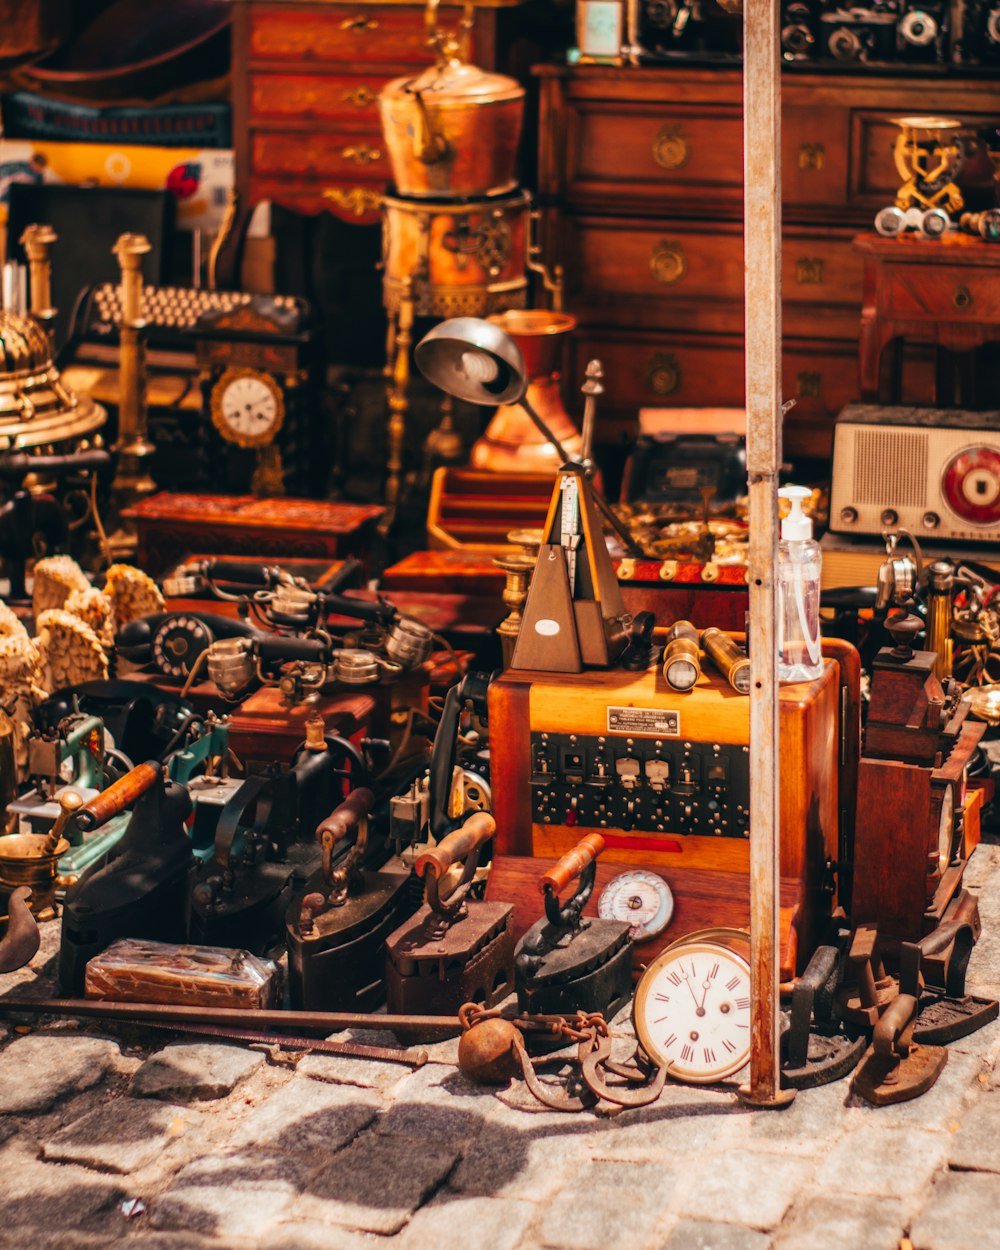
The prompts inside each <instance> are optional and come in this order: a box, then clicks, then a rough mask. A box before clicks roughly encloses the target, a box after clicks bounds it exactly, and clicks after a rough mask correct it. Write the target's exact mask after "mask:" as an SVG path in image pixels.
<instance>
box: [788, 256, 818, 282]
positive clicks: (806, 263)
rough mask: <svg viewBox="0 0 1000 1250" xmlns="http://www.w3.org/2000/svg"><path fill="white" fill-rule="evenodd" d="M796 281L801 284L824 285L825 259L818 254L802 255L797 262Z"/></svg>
mask: <svg viewBox="0 0 1000 1250" xmlns="http://www.w3.org/2000/svg"><path fill="white" fill-rule="evenodd" d="M795 281H796V282H797V283H798V285H799V286H822V285H823V261H822V260H821V259H820V257H818V256H800V257H799V259H798V260H797V261H796V262H795Z"/></svg>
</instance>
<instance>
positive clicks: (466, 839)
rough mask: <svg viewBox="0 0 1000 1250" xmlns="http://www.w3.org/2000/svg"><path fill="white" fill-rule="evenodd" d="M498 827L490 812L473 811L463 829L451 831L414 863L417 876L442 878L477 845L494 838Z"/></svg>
mask: <svg viewBox="0 0 1000 1250" xmlns="http://www.w3.org/2000/svg"><path fill="white" fill-rule="evenodd" d="M496 827H497V822H496V821H495V820H494V819H493V817H492V816H491V815H490V814H489V812H473V814H472V815H471V816H470V817H469V819H468V820H467V821H466V822H465V824H464V825H463V826H462V827H461V829H456V830H455V832H454V833H449V834H448V836H447V837H446V838H442V839H441V841H440V842H439V843H438V844H437V846H435V847H432V848H431V849H430V850H429V851H424V853H423V855H421V856H420V857H419V858H418V859H417V862H416V864H415V865H414V868H415V869H416V872H417V876H418V877H424V876H426V875H427V874H428V873H430V874H431V876H432V877H436V878H437V879H438V880H440V879H441V877H442V876H443V875H444V874H445V873H446V872H447V871H448V869H449V868H450V867H451V866H452V864H457V863H459V862H460V861H462V860H464V859H467V858H468V857H469V856H470V855H471V854H472V852H473V851H474V850H475V849H476V847H478V846H482V845H483V843H484V842H487V841H488V840H489V839H490V838H492V837H493V834H494V832H495V830H496Z"/></svg>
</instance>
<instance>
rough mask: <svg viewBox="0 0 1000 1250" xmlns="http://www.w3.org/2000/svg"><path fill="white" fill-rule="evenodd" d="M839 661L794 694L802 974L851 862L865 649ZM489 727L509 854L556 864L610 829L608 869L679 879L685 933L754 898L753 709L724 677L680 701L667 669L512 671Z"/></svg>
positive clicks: (786, 798)
mask: <svg viewBox="0 0 1000 1250" xmlns="http://www.w3.org/2000/svg"><path fill="white" fill-rule="evenodd" d="M838 654H840V655H841V658H842V659H843V660H844V664H843V666H842V668H841V667H840V666H838V664H837V663H832V662H829V661H828V662H827V664H826V668H825V671H824V674H823V676H822V678H819V679H817V680H816V681H815V682H809V683H801V684H795V685H787V686H784V687H782V690H781V699H780V721H779V724H780V734H781V751H782V759H783V760H784V761H786V762H787V766H786V767H785V768H783V769H782V775H781V866H780V870H781V874H782V877H783V878H786V879H789V880H791V881H794V882H797V883H798V888H799V899H798V903H797V905H793V906H792V907H790V908H787V909H785V910H784V911H783V928H784V932H783V941H784V947H785V951H786V958H785V963H786V972H787V973H788V974H789V975H792V974H793V973H794V971H795V962H796V953H795V948H796V942H797V941H803V942H806V943H808V942H809V941H810V940H811V931H813V930H814V929H815V927H816V921H817V919H818V917H819V916H820V915H821V914H823V913H825V912H826V910H828V907H829V902H830V893H829V888H830V877H829V872H828V867H827V866H828V865H832V864H833V863H834V862H836V861H837V860H838V858H841V852H840V849H839V847H838V830H839V829H840V827H841V824H842V821H841V817H840V814H839V811H838V808H839V799H838V786H839V770H838V756H839V752H840V746H839V743H840V734H839V732H838V726H839V719H840V703H841V693H840V692H841V689H845V690H848V689H849V687H850V685H851V684H852V683H853V684H854V685H856V684H857V669H856V667H855V664H856V653H854V652H853V648H847V647H842V648H841V649H840V651H839V652H838ZM851 657H854V663H852V660H851ZM845 681H846V683H847V684H846V685H842V683H844V682H845ZM856 701H857V692H856V691H855V692H854V694H853V695H848V697H847V699H846V701H845V707H848V708H850V709H851V710H850V711H849V713H848V714H847V715H846V716H845V721H847V720H849V721H851V722H852V723H853V724H854V726H855V728H854V734H855V736H856V735H857V728H856V726H857V720H856V716H857V707H856ZM489 716H490V741H491V748H490V766H491V779H492V785H493V796H494V815H495V818H496V821H497V850H498V852H499V853H500V854H502V855H504V856H508V855H533V856H541V857H546V858H549V859H555V858H558V857H559V856H561V855H562V854H563V853H564V852H566V851H568V850H569V849H570V848H571V847H573V846H575V845H576V843H577V841H578V840H579V838H580V837H581V836H582V835H583V834H585V833H587V832H595V833H599V834H600V835H601V837H602V838H603V839H604V841H605V843H606V846H607V850H606V852H605V855H604V856H603V857H602V864H603V865H604V866H605V867H606V866H607V864H608V862H609V861H617V862H618V864H619V865H620V864H622V863H625V864H628V865H631V866H642V867H648V868H651V869H653V870H654V871H656V872H658V873H661V874H662V875H663V876H664V877H665V878H666V880H667V881H668V884H669V885H670V888H671V890H672V891H673V893H674V895H675V896H676V898H677V919H676V921H675V924H682V925H683V926H684V929H683V931H687V930H688V929H693V928H697V927H699V926H700V925H705V924H718V923H720V921H719V919H718V915H719V914H720V910H725V909H726V907H727V905H728V903H727V900H728V894H729V893H730V892H732V891H735V892H736V895H738V898H739V900H743V899H745V898H746V897H748V885H747V876H748V873H749V841H748V839H749V740H750V716H749V705H748V700H747V699H746V698H745V696H743V695H741V694H739V693H737V692H736V691H735V690H733V688H732V687H731V686H730V685H729V683H728V682H727V681H726V680H725V678H724V677H722V676H721V675H719V674H718V673H716V672H715V671H714V670H713V669H712V668H711V666H709V665H706V666H704V671H703V673H702V675H701V676H700V677H699V679H698V681H697V683H696V684H695V686H694V687H693V689H691V690H690V691H688V692H687V693H678V692H674V691H672V690H670V688H669V687H668V685H667V683H666V681H665V680H664V678H663V675H662V672H661V670H660V667H659V666H655V667H652V668H650V669H648V670H647V671H645V672H641V673H628V672H623V671H621V670H610V671H607V672H588V673H587V674H586V675H585V677H583V678H580V677H576V676H573V675H554V674H544V673H534V672H513V671H508V672H506V673H504V674H503V675H502V676H501V677H499V678H498V679H497V680H496V681H494V682H493V684H492V685H491V687H490V697H489ZM619 870H620V869H619ZM688 874H689V875H688ZM706 878H707V879H708V881H707V882H706ZM688 880H690V882H691V894H692V900H688V899H686V898H685V888H686V885H685V883H686V881H688ZM706 888H707V894H708V895H711V894H712V893H713V892H714V894H715V905H714V910H713V904H712V902H711V901H710V899H708V898H707V897H706V896H705V891H706ZM490 893H491V894H492V893H493V891H492V884H491V891H490ZM695 894H697V895H698V898H699V900H702V901H698V902H697V903H695V902H694V901H693V896H694V895H695ZM494 896H495V897H499V895H494ZM703 903H704V906H703ZM796 907H797V909H798V910H797V914H795V913H796ZM706 909H707V910H706ZM727 914H730V915H732V913H727ZM733 919H734V920H735V922H736V923H745V920H744V921H740V920H739V919H738V918H736V917H733ZM728 922H729V921H727V923H728ZM676 936H678V933H677V932H676V931H675V929H673V928H672V929H671V930H670V938H671V939H672V938H673V937H676Z"/></svg>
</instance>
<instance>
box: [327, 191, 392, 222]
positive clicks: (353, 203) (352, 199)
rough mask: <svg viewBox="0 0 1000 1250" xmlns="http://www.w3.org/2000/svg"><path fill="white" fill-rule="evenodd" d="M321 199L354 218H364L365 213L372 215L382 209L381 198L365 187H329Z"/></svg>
mask: <svg viewBox="0 0 1000 1250" xmlns="http://www.w3.org/2000/svg"><path fill="white" fill-rule="evenodd" d="M323 199H324V200H331V201H332V202H333V203H334V204H336V205H337V207H338V208H342V209H344V210H345V211H346V212H349V213H353V214H354V216H355V217H364V215H365V213H374V212H376V211H377V210H378V209H380V208H381V207H382V197H381V196H380V195H379V194H378V193H377V192H376V191H369V190H368V188H367V187H330V188H329V189H328V190H326V191H324V192H323Z"/></svg>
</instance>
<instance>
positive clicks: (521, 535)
mask: <svg viewBox="0 0 1000 1250" xmlns="http://www.w3.org/2000/svg"><path fill="white" fill-rule="evenodd" d="M507 541H508V542H509V543H511V544H513V545H514V547H515V548H517V550H514V551H511V552H510V553H505V554H504V555H502V556H497V557H496V558H495V559H494V561H493V563H494V564H495V565H496V566H497V568H498V569H503V571H504V572H505V573H506V574H507V579H506V581H505V582H504V588H503V601H504V604H505V606H506V607H507V608H508V609H509V611H508V615H507V616H506V617H504V619H503V620H502V621H501V622H500V624H499V625H498V626H497V633H498V634H499V635H500V651H501V655H502V657H503V666H504V668H509V667H510V661H511V656H512V655H513V654H514V645H515V643H516V642H517V635H518V634H519V633H520V630H521V614H522V610H523V608H524V601H525V600H526V599H527V597H528V586H529V585H530V583H531V574H532V572H533V571H534V568H535V563H536V561H537V560H538V548H539V546H540V545H541V541H542V531H541V530H511V532H510V533H509V534H508V535H507Z"/></svg>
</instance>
